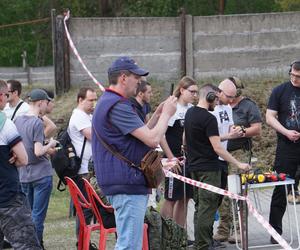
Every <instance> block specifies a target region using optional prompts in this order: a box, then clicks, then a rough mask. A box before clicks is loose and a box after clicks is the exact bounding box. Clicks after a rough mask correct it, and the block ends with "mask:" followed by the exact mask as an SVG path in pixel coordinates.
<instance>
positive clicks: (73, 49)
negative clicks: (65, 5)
mask: <svg viewBox="0 0 300 250" xmlns="http://www.w3.org/2000/svg"><path fill="white" fill-rule="evenodd" d="M69 18H70V11H68V12H67V14H66V15H65V17H64V27H65V31H66V35H67V38H68V41H69V44H70V48H71V49H72V51H73V52H74V54H75V56H76V57H77V59H78V61H79V62H80V64H81V65H82V67H83V69H84V70H85V71H86V73H87V74H88V75H89V76H90V77H91V79H92V80H93V82H94V83H95V84H97V85H98V86H99V88H100V89H101V91H103V92H104V91H105V88H104V87H103V85H102V84H101V83H100V82H99V81H97V79H96V78H95V77H94V76H93V74H92V73H91V72H90V71H89V70H88V68H87V67H86V65H85V64H84V62H83V60H82V58H81V57H80V55H79V53H78V51H77V49H76V47H75V45H74V43H73V40H72V38H71V36H70V33H69V30H68V27H67V24H66V21H67V20H68V19H69Z"/></svg>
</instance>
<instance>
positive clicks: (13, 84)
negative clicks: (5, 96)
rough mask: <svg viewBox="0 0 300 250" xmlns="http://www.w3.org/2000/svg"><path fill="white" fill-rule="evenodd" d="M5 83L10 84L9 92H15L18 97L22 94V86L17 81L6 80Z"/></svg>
mask: <svg viewBox="0 0 300 250" xmlns="http://www.w3.org/2000/svg"><path fill="white" fill-rule="evenodd" d="M7 83H9V84H10V91H17V92H18V96H20V95H21V93H22V84H21V83H20V82H19V81H17V80H8V81H7Z"/></svg>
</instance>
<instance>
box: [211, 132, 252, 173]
mask: <svg viewBox="0 0 300 250" xmlns="http://www.w3.org/2000/svg"><path fill="white" fill-rule="evenodd" d="M209 141H210V143H211V145H212V147H213V149H214V151H215V152H216V154H217V155H219V156H220V157H221V158H223V159H224V160H225V161H227V162H230V163H232V164H234V165H235V166H237V167H238V168H239V169H242V170H249V169H251V166H250V165H249V164H247V163H242V162H239V161H238V160H237V159H235V158H234V157H233V156H232V155H231V154H230V153H229V152H228V151H227V150H226V149H224V148H223V146H222V144H221V141H220V137H219V136H210V137H209Z"/></svg>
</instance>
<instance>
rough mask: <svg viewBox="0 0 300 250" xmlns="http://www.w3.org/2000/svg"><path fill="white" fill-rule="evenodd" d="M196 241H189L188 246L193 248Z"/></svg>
mask: <svg viewBox="0 0 300 250" xmlns="http://www.w3.org/2000/svg"><path fill="white" fill-rule="evenodd" d="M194 243H195V241H194V240H187V246H192V245H194Z"/></svg>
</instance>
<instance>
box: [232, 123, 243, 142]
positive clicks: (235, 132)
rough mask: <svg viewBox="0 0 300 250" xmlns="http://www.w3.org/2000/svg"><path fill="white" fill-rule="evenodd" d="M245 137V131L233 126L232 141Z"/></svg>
mask: <svg viewBox="0 0 300 250" xmlns="http://www.w3.org/2000/svg"><path fill="white" fill-rule="evenodd" d="M244 135H245V133H244V130H243V129H242V128H241V127H240V126H232V127H230V130H229V137H230V139H236V138H240V137H243V136H244Z"/></svg>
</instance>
